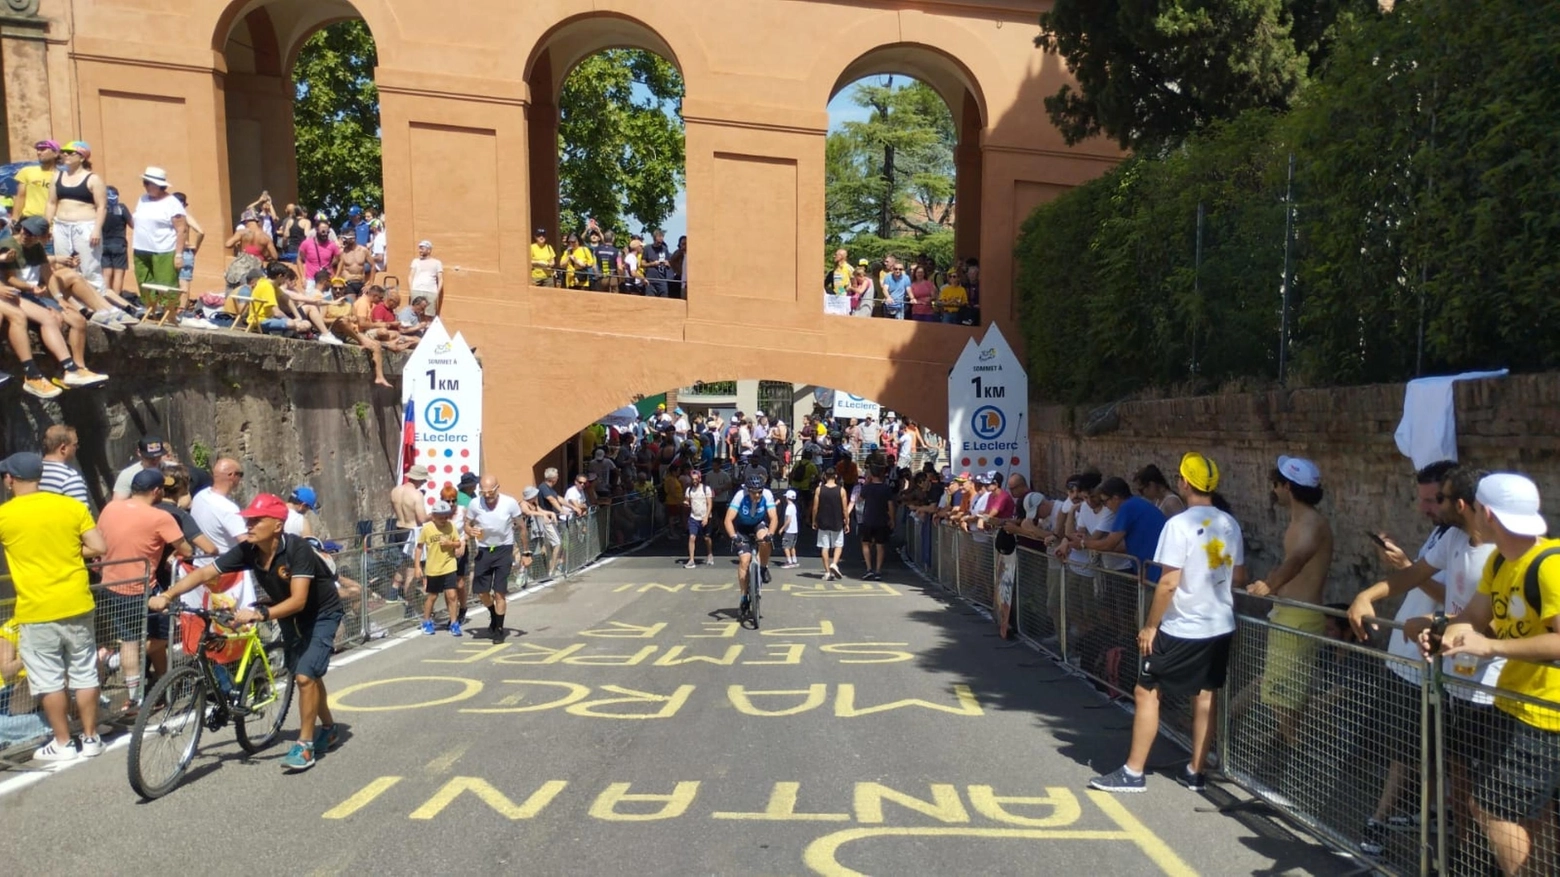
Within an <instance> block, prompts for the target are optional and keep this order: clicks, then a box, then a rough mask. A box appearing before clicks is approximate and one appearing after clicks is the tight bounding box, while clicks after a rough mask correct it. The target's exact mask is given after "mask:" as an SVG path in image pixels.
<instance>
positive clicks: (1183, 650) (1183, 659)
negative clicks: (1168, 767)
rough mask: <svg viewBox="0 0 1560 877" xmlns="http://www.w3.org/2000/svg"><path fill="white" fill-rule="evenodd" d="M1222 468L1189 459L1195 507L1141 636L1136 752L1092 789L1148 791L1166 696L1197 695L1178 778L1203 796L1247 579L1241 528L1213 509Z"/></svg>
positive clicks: (1168, 543)
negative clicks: (1239, 591) (1239, 592)
mask: <svg viewBox="0 0 1560 877" xmlns="http://www.w3.org/2000/svg"><path fill="white" fill-rule="evenodd" d="M1218 486H1219V467H1218V466H1216V465H1215V464H1214V463H1213V461H1212V460H1209V459H1208V458H1206V457H1204V456H1203V455H1201V454H1198V453H1189V454H1187V455H1186V456H1185V457H1183V458H1182V460H1181V492H1182V494H1183V495H1184V496H1185V497H1186V503H1187V506H1188V507H1187V509H1186V511H1184V512H1182V513H1181V514H1179V515H1176V516H1175V517H1174V518H1171V519H1170V520H1169V521H1167V522H1165V527H1164V531H1163V532H1162V533H1161V534H1160V537H1159V545H1158V546H1157V547H1156V548H1155V550H1154V562H1155V563H1157V564H1159V565H1160V567H1161V568H1162V569H1163V573H1162V574H1161V575H1160V577H1159V584H1158V585H1157V586H1156V587H1155V589H1154V598H1153V603H1152V604H1151V605H1150V606H1149V609H1148V616H1147V618H1146V619H1145V622H1144V625H1143V629H1142V630H1140V631H1138V652H1139V654H1141V655H1142V663H1141V665H1140V667H1139V672H1138V684H1137V688H1136V689H1135V690H1134V692H1133V696H1134V699H1135V701H1136V707H1137V709H1136V712H1134V713H1133V716H1132V748H1131V751H1130V752H1129V753H1128V754H1127V763H1126V764H1124V765H1122V766H1121V767H1120V768H1119V769H1117V770H1116V771H1115V772H1113V773H1109V774H1106V775H1104V776H1099V777H1095V778H1094V779H1092V780H1090V781H1089V787H1090V788H1094V789H1100V790H1102V791H1106V792H1141V791H1143V789H1144V787H1145V785H1146V783H1145V781H1144V779H1143V771H1144V769H1145V768H1146V767H1147V765H1148V753H1149V750H1150V749H1151V748H1152V747H1153V745H1154V738H1155V737H1156V736H1157V735H1158V734H1159V700H1160V697H1161V692H1163V693H1165V694H1170V695H1182V696H1187V695H1189V696H1192V698H1193V701H1192V760H1191V763H1190V764H1188V765H1187V766H1186V768H1185V770H1184V771H1183V772H1182V773H1181V775H1180V777H1178V779H1179V781H1180V782H1181V783H1182V784H1183V785H1185V786H1187V787H1188V788H1190V789H1192V790H1194V791H1199V790H1201V789H1202V788H1203V787H1204V786H1205V785H1206V781H1205V779H1204V775H1203V765H1204V764H1205V762H1206V760H1207V757H1208V747H1209V745H1210V743H1212V740H1213V735H1212V731H1213V720H1214V698H1213V694H1214V692H1215V691H1218V690H1219V689H1221V688H1223V687H1224V682H1225V678H1226V675H1227V672H1228V669H1229V658H1230V642H1231V640H1233V639H1234V636H1235V600H1234V594H1233V593H1232V589H1233V588H1235V587H1239V586H1240V585H1241V583H1242V581H1243V580H1244V579H1245V577H1246V568H1245V562H1246V557H1245V543H1244V540H1243V539H1242V536H1241V529H1240V524H1239V523H1238V522H1236V520H1235V519H1234V518H1233V517H1231V516H1229V515H1227V514H1225V513H1224V512H1221V511H1219V510H1218V509H1216V508H1214V506H1213V492H1214V490H1216V489H1217V488H1218Z"/></svg>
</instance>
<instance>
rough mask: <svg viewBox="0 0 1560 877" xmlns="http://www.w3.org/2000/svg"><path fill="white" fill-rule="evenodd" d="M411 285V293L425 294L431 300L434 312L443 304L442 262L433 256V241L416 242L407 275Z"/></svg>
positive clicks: (436, 312)
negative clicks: (415, 255)
mask: <svg viewBox="0 0 1560 877" xmlns="http://www.w3.org/2000/svg"><path fill="white" fill-rule="evenodd" d="M407 277H408V279H409V281H410V283H411V285H412V295H418V294H421V295H426V296H428V298H429V300H430V301H432V302H433V312H434V314H438V313H439V309H440V306H441V305H443V304H444V263H443V262H441V261H439V260H438V259H435V258H434V257H433V242H432V241H422V242H420V243H418V244H417V258H415V259H413V260H412V267H411V272H410V273H409V274H408V275H407Z"/></svg>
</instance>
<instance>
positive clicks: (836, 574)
mask: <svg viewBox="0 0 1560 877" xmlns="http://www.w3.org/2000/svg"><path fill="white" fill-rule="evenodd" d="M829 572H831V573H834V577H835V578H837V579H839V580H840V581H844V580H845V574H844V573H842V572H840V568H839V567H838V566H832V565H831V566H830V567H829Z"/></svg>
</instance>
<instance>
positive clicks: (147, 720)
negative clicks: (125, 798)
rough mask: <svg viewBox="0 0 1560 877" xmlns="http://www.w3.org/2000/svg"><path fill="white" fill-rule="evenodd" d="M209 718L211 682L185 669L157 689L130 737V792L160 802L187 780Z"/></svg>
mask: <svg viewBox="0 0 1560 877" xmlns="http://www.w3.org/2000/svg"><path fill="white" fill-rule="evenodd" d="M205 718H206V677H205V676H204V675H202V674H201V671H200V668H199V667H198V666H191V665H188V664H186V665H185V666H183V667H177V668H174V669H173V670H170V671H169V672H168V675H166V676H164V677H163V678H162V679H160V680H158V682H157V684H156V685H154V686H152V690H151V693H150V694H148V695H147V697H146V700H145V701H144V702H143V703H142V704H141V713H140V715H138V716H136V719H135V728H134V730H132V731H131V733H130V756H129V758H128V759H127V762H128V764H129V769H130V788H132V789H135V792H136V794H138V795H140V796H141V797H143V798H148V799H150V798H161V797H162V796H163V795H166V794H168V793H169V792H171V791H173V789H174V787H175V786H177V785H178V784H179V780H181V779H183V778H184V770H185V768H187V767H189V765H190V760H191V759H193V758H194V757H195V748H196V747H197V746H198V745H200V733H201V729H202V728H203V727H204V726H205Z"/></svg>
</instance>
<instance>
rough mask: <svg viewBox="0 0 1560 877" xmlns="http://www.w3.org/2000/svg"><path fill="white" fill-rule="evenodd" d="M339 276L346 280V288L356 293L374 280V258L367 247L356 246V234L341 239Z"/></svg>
mask: <svg viewBox="0 0 1560 877" xmlns="http://www.w3.org/2000/svg"><path fill="white" fill-rule="evenodd" d="M341 276H342V277H343V278H345V279H346V281H347V290H348V291H349V292H351V293H352V294H353V295H358V294H360V293H361V292H362V291H363V288H364V287H366V286H368V285H369V284H370V283H373V282H374V259H373V254H372V253H370V252H369V251H368V247H360V246H358V242H357V236H356V235H350V234H349V235H346V236H345V237H343V238H342V239H341Z"/></svg>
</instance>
